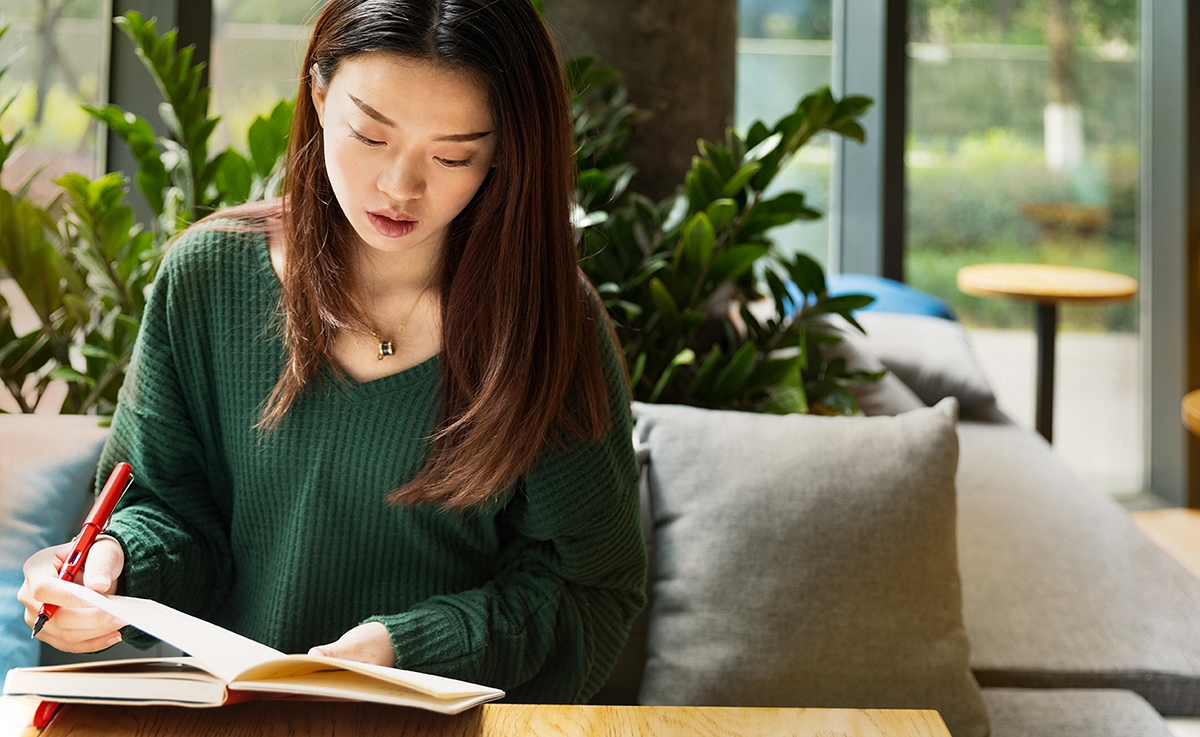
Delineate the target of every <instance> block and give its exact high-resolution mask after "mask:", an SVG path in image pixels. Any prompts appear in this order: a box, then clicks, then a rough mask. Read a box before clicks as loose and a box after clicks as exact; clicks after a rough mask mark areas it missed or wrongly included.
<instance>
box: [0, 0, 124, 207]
mask: <svg viewBox="0 0 1200 737" xmlns="http://www.w3.org/2000/svg"><path fill="white" fill-rule="evenodd" d="M106 5H107V3H104V2H102V0H4V4H3V9H0V27H4V26H7V27H8V31H7V32H6V33H5V35H4V37H3V38H0V67H3V66H4V65H5V64H9V65H10V66H9V67H8V71H7V73H6V74H5V75H4V78H3V79H2V80H0V105H2V104H4V103H6V102H8V101H9V100H10V99H11V100H12V105H11V106H10V107H9V108H8V110H7V112H5V114H4V116H3V117H2V118H0V132H3V134H4V136H5V137H6V138H7V137H9V136H11V135H13V134H14V133H15V132H16V131H17V130H23V131H24V134H23V136H22V138H21V142H20V144H19V145H18V147H17V149H16V150H15V151H14V152H13V154H12V156H11V157H10V158H9V160H8V162H7V163H6V164H5V167H4V173H3V185H4V187H5V188H6V189H9V190H10V191H12V190H15V189H17V187H19V186H20V185H21V184H23V183H24V182H26V180H28V179H29V178H30V177H32V178H33V182H32V186H31V189H30V193H29V196H30V197H31V198H32V199H33V200H35V201H36V202H38V203H44V202H45V201H46V200H48V199H49V198H51V197H53V196H54V194H55V189H56V188H55V187H54V185H53V184H52V182H53V180H54V178H55V177H57V176H59V175H61V174H65V173H67V172H76V171H77V172H82V173H85V174H88V175H89V176H95V175H96V174H97V173H99V171H100V169H101V168H102V166H101V162H100V161H99V143H98V141H99V136H98V135H97V131H98V126H97V125H96V123H94V122H92V120H91V118H90V117H88V115H87V113H85V112H84V111H83V109H82V108H81V107H80V105H81V104H83V103H89V104H96V103H98V102H99V101H100V100H101V96H102V92H103V82H104V80H105V75H106V74H107V69H108V63H107V62H108V59H107V49H108V43H107V34H108V24H107V22H106V21H105V20H103V19H102V18H101V14H102V13H101V11H102V9H103V8H104V7H105V6H106Z"/></svg>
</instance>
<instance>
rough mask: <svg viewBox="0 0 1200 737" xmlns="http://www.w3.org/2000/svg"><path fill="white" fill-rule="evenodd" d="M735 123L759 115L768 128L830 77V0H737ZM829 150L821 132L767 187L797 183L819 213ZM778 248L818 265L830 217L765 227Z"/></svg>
mask: <svg viewBox="0 0 1200 737" xmlns="http://www.w3.org/2000/svg"><path fill="white" fill-rule="evenodd" d="M738 11H739V14H740V33H741V38H740V39H738V56H737V103H736V112H735V116H734V119H735V125H736V128H737V130H738V132H739V133H741V134H745V132H746V130H747V129H748V128H749V127H750V124H751V123H753V122H754V121H755V120H762V121H763V122H764V123H765V124H766V125H767V127H768V128H769V127H771V126H772V125H774V124H775V121H777V120H779V119H780V118H782V117H783V116H784V115H787V114H788V113H790V112H792V110H794V109H795V108H796V103H798V102H800V100H801V99H802V98H803V97H804V96H805V95H807V94H808V93H809V92H812V91H813V90H815V89H816V88H818V87H824V86H827V85H829V84H830V75H831V59H832V50H833V44H832V41H831V31H832V23H833V15H832V7H831V3H830V0H739V4H738ZM831 160H832V149H831V147H830V145H829V136H828V135H825V134H822V135H820V136H818V137H816V138H814V139H813V140H812V141H810V142H809V143H808V144H807V145H805V147H804V148H802V149H800V151H799V152H798V153H797V155H796V157H795V158H794V159H793V160H792V162H791V164H790V165H789V166H788V167H787V168H786V169H784V170H783V171H781V172H780V173H779V176H777V177H776V179H775V181H774V182H773V183H772V185H771V188H770V190H769V192H771V193H774V192H777V191H786V190H798V191H800V192H803V193H804V194H805V197H806V198H807V200H808V202H809V204H810V205H811V206H813V207H814V208H816V209H817V210H819V211H821V212H828V210H829V172H830V162H831ZM771 234H772V238H774V239H775V242H776V243H777V244H778V245H779V247H780V248H781V249H782V250H783V251H784V252H788V253H791V252H795V251H803V252H805V253H807V254H808V255H810V256H812V257H813V258H814V259H816V260H817V261H818V262H820V263H821V264H822V265H824V264H825V262H826V260H827V258H828V255H829V222H828V220H827V219H826V218H822V219H820V220H817V221H814V222H799V223H793V224H791V225H786V226H784V227H782V228H777V229H775V230H772V231H771Z"/></svg>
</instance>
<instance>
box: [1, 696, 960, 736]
mask: <svg viewBox="0 0 1200 737" xmlns="http://www.w3.org/2000/svg"><path fill="white" fill-rule="evenodd" d="M36 705H37V701H36V700H35V699H31V698H26V697H4V698H3V699H0V734H4V735H13V736H14V737H17V736H19V737H65V735H71V737H118V736H125V735H137V736H138V737H191V736H195V737H199V736H200V735H207V736H211V735H222V737H274V736H278V737H284V736H285V735H286V736H287V737H302V736H303V735H330V734H343V733H345V734H370V735H372V736H373V737H385V735H386V736H393V735H394V736H396V737H399V736H401V735H404V736H406V737H408V736H411V737H416V736H418V735H419V736H422V737H433V736H434V735H438V736H441V735H445V736H447V737H450V736H453V737H493V736H497V737H498V736H499V735H506V736H507V735H522V736H523V735H529V734H536V735H539V737H541V736H542V735H550V736H553V735H562V736H563V737H568V736H570V735H593V734H603V735H614V736H616V735H637V736H638V737H640V736H641V735H677V734H678V735H699V736H701V737H702V736H704V735H713V736H714V737H715V736H716V735H762V736H763V737H766V736H767V735H780V734H786V735H796V736H798V737H809V736H811V737H818V736H819V737H949V735H950V732H949V731H947V730H946V725H945V724H944V723H943V722H942V719H941V717H940V716H938V713H937V712H936V711H915V710H913V711H910V710H897V709H750V708H726V707H702V706H543V705H529V704H485V705H484V706H481V707H478V708H476V709H472V710H471V711H468V712H466V713H464V714H459V715H458V716H453V717H447V716H441V715H438V714H433V713H431V712H427V711H420V710H416V709H404V708H401V707H394V706H382V705H379V704H349V703H335V702H315V701H288V702H284V701H258V702H250V703H246V704H237V705H234V706H225V707H221V708H217V709H186V708H182V707H157V706H92V705H86V704H68V705H65V706H63V708H62V710H61V711H60V712H59V713H58V715H57V716H56V717H54V721H52V722H51V723H50V726H48V727H46V728H45V729H44V730H41V731H39V730H37V729H36V728H34V727H32V726H28V725H29V723H30V719H31V718H32V716H33V710H34V709H35V708H36Z"/></svg>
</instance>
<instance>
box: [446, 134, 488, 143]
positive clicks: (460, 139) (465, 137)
mask: <svg viewBox="0 0 1200 737" xmlns="http://www.w3.org/2000/svg"><path fill="white" fill-rule="evenodd" d="M490 135H492V132H491V131H480V132H479V133H456V134H454V135H452V136H439V137H438V138H435V139H433V140H435V141H454V142H455V143H465V142H466V141H478V140H479V139H480V138H483V137H485V136H490Z"/></svg>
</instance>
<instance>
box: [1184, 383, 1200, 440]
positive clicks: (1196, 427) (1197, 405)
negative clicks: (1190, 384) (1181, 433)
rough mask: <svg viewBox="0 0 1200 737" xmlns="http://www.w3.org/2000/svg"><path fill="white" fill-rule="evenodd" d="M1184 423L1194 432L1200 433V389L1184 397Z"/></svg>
mask: <svg viewBox="0 0 1200 737" xmlns="http://www.w3.org/2000/svg"><path fill="white" fill-rule="evenodd" d="M1183 424H1184V426H1186V427H1187V429H1189V430H1191V431H1192V433H1193V434H1195V435H1200V389H1197V390H1196V391H1194V392H1188V393H1187V394H1185V395H1184V397H1183Z"/></svg>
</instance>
